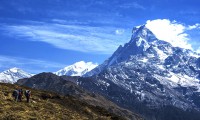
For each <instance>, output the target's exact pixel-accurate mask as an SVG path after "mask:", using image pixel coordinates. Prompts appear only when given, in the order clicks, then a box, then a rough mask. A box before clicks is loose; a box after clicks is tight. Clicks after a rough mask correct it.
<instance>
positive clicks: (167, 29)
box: [146, 19, 199, 49]
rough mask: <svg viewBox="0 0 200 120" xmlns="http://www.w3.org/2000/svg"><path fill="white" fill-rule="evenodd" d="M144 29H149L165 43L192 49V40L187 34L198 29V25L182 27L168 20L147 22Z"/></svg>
mask: <svg viewBox="0 0 200 120" xmlns="http://www.w3.org/2000/svg"><path fill="white" fill-rule="evenodd" d="M146 27H147V28H149V29H150V30H151V31H152V32H153V33H154V34H155V35H156V37H157V38H158V39H160V40H164V41H167V42H169V43H171V44H172V45H173V46H175V47H181V48H186V49H193V44H192V43H193V39H192V38H191V37H190V34H188V32H189V31H190V30H193V29H197V28H199V24H198V23H197V24H195V25H188V26H186V25H184V24H181V23H178V22H177V21H170V20H168V19H156V20H148V21H147V22H146Z"/></svg>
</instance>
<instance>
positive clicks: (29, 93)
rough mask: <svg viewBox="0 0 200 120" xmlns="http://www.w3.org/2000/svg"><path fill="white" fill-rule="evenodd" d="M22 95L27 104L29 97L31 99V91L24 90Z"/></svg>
mask: <svg viewBox="0 0 200 120" xmlns="http://www.w3.org/2000/svg"><path fill="white" fill-rule="evenodd" d="M24 94H25V96H26V102H27V103H29V100H30V97H31V91H30V90H26V91H25V93H24Z"/></svg>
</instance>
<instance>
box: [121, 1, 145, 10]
mask: <svg viewBox="0 0 200 120" xmlns="http://www.w3.org/2000/svg"><path fill="white" fill-rule="evenodd" d="M120 7H121V8H136V9H141V10H145V9H146V8H145V7H144V6H142V5H141V4H139V3H137V2H133V3H125V4H122V5H120Z"/></svg>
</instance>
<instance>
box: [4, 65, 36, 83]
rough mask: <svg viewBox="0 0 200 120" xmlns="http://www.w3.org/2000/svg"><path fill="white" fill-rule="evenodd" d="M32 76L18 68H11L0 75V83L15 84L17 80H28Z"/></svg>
mask: <svg viewBox="0 0 200 120" xmlns="http://www.w3.org/2000/svg"><path fill="white" fill-rule="evenodd" d="M31 76H33V75H32V74H30V73H27V72H25V71H23V70H21V69H19V68H16V67H14V68H11V69H9V70H6V71H3V72H1V73H0V82H3V83H15V82H17V80H19V79H22V78H29V77H31Z"/></svg>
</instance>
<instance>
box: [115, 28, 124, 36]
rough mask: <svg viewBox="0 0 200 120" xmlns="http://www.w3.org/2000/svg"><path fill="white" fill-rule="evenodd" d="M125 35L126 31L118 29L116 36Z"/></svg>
mask: <svg viewBox="0 0 200 120" xmlns="http://www.w3.org/2000/svg"><path fill="white" fill-rule="evenodd" d="M123 33H124V29H116V30H115V34H116V35H122V34H123Z"/></svg>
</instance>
